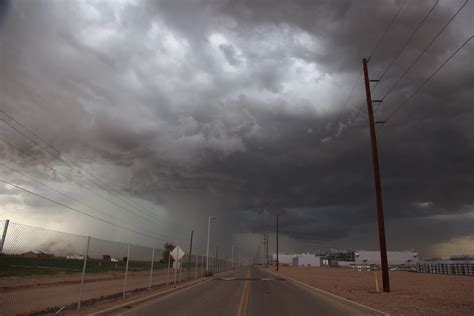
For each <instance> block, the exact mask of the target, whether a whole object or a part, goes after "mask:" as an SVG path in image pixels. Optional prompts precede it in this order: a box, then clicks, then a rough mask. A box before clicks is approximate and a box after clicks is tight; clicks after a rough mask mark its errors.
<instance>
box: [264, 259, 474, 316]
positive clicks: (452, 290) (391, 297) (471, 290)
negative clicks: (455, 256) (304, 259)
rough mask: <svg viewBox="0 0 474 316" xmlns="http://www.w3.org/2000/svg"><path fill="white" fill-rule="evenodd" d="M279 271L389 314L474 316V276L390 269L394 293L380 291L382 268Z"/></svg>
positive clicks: (282, 268)
mask: <svg viewBox="0 0 474 316" xmlns="http://www.w3.org/2000/svg"><path fill="white" fill-rule="evenodd" d="M269 269H271V270H273V271H274V268H272V267H271V268H269ZM279 273H280V274H282V275H284V276H288V277H290V278H293V279H295V280H298V281H300V282H304V283H306V284H309V285H312V286H314V287H317V288H319V289H322V290H325V291H327V292H331V293H334V294H336V295H339V296H342V297H344V298H347V299H349V300H352V301H355V302H358V303H361V304H364V305H367V306H369V307H372V308H375V309H378V310H380V311H383V312H386V313H389V314H390V315H469V316H472V315H474V277H473V276H461V275H440V274H424V273H416V272H400V271H390V286H391V292H390V293H377V292H376V291H375V277H374V273H376V274H377V277H378V283H379V287H380V289H381V288H382V276H381V272H380V271H377V272H374V271H372V272H357V271H354V270H352V269H346V268H329V267H328V268H323V267H321V268H296V267H280V271H279Z"/></svg>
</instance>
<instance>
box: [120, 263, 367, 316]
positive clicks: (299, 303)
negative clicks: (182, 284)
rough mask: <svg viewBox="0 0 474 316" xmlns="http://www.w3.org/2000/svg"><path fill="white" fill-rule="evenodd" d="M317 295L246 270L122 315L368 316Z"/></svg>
mask: <svg viewBox="0 0 474 316" xmlns="http://www.w3.org/2000/svg"><path fill="white" fill-rule="evenodd" d="M366 314H367V312H365V311H362V310H360V309H357V308H355V307H353V306H349V305H347V304H345V303H340V302H339V301H338V300H335V299H333V298H329V297H327V296H325V295H322V294H319V293H317V292H315V291H312V290H310V289H307V288H306V287H302V286H300V285H297V284H295V283H293V282H291V281H288V280H285V279H280V278H278V277H276V276H274V275H273V274H269V273H267V272H264V271H262V270H261V269H259V268H254V267H246V268H242V269H239V270H236V271H233V272H230V273H228V274H226V275H225V277H223V278H218V279H210V280H207V281H204V282H203V283H201V284H199V285H196V286H192V287H190V288H186V289H183V290H179V291H177V292H175V293H172V294H169V295H166V296H163V297H160V298H157V299H154V300H152V301H149V302H146V303H143V304H141V305H138V306H129V309H128V310H126V311H123V312H122V313H120V315H180V316H181V315H198V316H199V315H232V316H234V315H235V316H244V315H255V316H264V315H272V316H278V315H313V316H314V315H366Z"/></svg>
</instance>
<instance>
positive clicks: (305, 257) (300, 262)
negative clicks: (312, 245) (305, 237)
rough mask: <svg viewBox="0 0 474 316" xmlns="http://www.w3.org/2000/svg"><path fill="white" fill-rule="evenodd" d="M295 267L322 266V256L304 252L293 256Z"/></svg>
mask: <svg viewBox="0 0 474 316" xmlns="http://www.w3.org/2000/svg"><path fill="white" fill-rule="evenodd" d="M293 266H294V267H320V266H321V257H319V256H316V255H314V254H311V253H303V254H301V255H296V257H294V258H293Z"/></svg>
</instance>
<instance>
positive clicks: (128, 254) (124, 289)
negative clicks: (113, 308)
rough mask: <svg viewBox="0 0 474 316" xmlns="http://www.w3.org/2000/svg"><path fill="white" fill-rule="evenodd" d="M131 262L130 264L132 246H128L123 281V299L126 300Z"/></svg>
mask: <svg viewBox="0 0 474 316" xmlns="http://www.w3.org/2000/svg"><path fill="white" fill-rule="evenodd" d="M129 262H130V244H128V251H127V263H126V264H125V279H124V280H123V298H125V291H126V289H127V277H128V263H129Z"/></svg>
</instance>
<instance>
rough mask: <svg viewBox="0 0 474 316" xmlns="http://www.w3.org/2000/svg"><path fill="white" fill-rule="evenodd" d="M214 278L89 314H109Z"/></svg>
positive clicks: (93, 315) (94, 315) (92, 315)
mask: <svg viewBox="0 0 474 316" xmlns="http://www.w3.org/2000/svg"><path fill="white" fill-rule="evenodd" d="M213 279H214V277H212V278H205V279H201V280H197V281H193V282H190V283H186V284H183V285H181V286H177V287H175V288H171V289H168V290H165V291H162V292H158V293H155V294H152V295H149V296H145V297H141V298H139V299H136V300H134V301H129V302H125V303H122V304H120V305H116V306H112V307H108V308H106V309H103V310H101V311H98V312H94V313H90V314H87V315H91V316H96V315H107V314H109V313H112V312H114V311H116V310H119V309H122V308H126V307H127V306H130V305H136V304H139V303H143V302H146V301H148V300H151V299H154V298H157V297H161V296H165V295H168V294H171V293H174V292H177V291H179V290H183V289H185V288H188V287H191V286H193V285H198V284H200V283H204V282H208V281H211V280H213Z"/></svg>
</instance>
